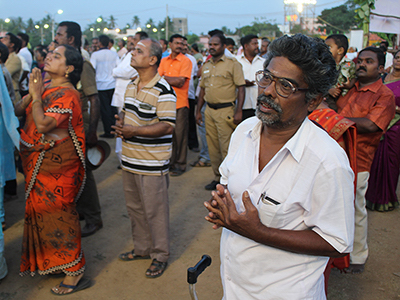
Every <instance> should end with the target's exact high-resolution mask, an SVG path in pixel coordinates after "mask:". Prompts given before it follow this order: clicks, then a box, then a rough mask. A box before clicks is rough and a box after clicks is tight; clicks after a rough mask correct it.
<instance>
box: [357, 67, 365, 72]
mask: <svg viewBox="0 0 400 300" xmlns="http://www.w3.org/2000/svg"><path fill="white" fill-rule="evenodd" d="M360 70H364V71H365V72H367V69H366V68H364V67H359V68H358V69H357V71H360Z"/></svg>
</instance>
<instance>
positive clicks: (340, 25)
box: [317, 1, 358, 33]
mask: <svg viewBox="0 0 400 300" xmlns="http://www.w3.org/2000/svg"><path fill="white" fill-rule="evenodd" d="M355 8H356V6H355V4H354V2H353V1H347V2H346V3H345V4H343V5H339V6H336V7H332V8H329V9H324V10H323V11H322V12H321V15H320V16H318V20H317V23H319V24H322V25H323V26H320V27H319V28H320V29H321V30H324V29H326V32H339V33H345V32H348V31H349V30H350V29H351V28H353V27H356V26H357V24H358V23H357V21H356V19H355V16H356V12H355Z"/></svg>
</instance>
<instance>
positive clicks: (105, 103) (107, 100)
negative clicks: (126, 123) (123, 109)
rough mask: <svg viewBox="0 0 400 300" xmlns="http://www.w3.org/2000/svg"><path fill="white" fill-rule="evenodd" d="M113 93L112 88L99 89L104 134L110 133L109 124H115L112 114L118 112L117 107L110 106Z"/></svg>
mask: <svg viewBox="0 0 400 300" xmlns="http://www.w3.org/2000/svg"><path fill="white" fill-rule="evenodd" d="M113 94H114V89H111V90H105V91H99V99H100V113H101V121H102V122H103V127H104V133H105V134H110V132H111V130H112V129H111V125H114V124H115V117H114V115H116V114H117V113H118V111H117V108H116V107H114V106H111V100H112V97H113Z"/></svg>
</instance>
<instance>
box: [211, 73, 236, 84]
mask: <svg viewBox="0 0 400 300" xmlns="http://www.w3.org/2000/svg"><path fill="white" fill-rule="evenodd" d="M213 76H214V85H215V86H218V87H223V86H227V85H230V84H232V80H231V78H230V76H229V74H228V72H218V73H217V74H215V75H213Z"/></svg>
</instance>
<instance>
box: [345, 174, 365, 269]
mask: <svg viewBox="0 0 400 300" xmlns="http://www.w3.org/2000/svg"><path fill="white" fill-rule="evenodd" d="M368 178H369V172H359V173H357V191H356V200H355V203H354V204H355V207H354V208H355V218H354V221H355V227H354V244H353V252H351V253H350V263H351V264H364V263H365V262H366V261H367V258H368V244H367V234H368V218H367V208H366V207H365V204H366V203H365V193H366V192H367V188H368Z"/></svg>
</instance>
